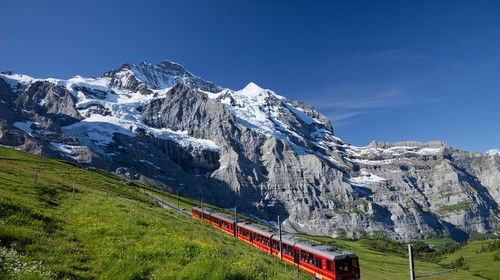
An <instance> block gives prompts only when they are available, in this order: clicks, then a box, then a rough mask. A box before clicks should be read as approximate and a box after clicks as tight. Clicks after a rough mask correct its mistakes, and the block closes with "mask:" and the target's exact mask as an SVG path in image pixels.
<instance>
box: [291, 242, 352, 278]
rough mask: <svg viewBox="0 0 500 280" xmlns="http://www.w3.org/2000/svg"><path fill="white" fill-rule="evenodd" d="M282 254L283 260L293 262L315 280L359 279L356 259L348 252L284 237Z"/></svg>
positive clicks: (317, 243)
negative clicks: (315, 279)
mask: <svg viewBox="0 0 500 280" xmlns="http://www.w3.org/2000/svg"><path fill="white" fill-rule="evenodd" d="M290 245H291V246H290ZM285 250H286V251H285ZM283 253H284V256H285V260H287V259H288V260H293V263H294V264H295V265H296V266H298V267H300V268H301V269H302V270H304V271H305V272H307V273H309V274H311V275H313V276H314V277H316V278H317V279H325V280H359V279H360V274H359V273H360V271H359V265H358V257H357V256H356V255H354V254H352V253H350V252H346V251H342V250H339V249H337V248H333V247H330V246H327V245H324V244H321V243H319V242H315V241H312V240H309V239H305V238H300V237H296V236H292V237H290V235H286V237H284V238H283ZM287 255H288V256H287ZM289 262H290V261H289Z"/></svg>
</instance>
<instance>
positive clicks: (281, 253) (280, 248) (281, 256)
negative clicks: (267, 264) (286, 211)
mask: <svg viewBox="0 0 500 280" xmlns="http://www.w3.org/2000/svg"><path fill="white" fill-rule="evenodd" d="M278 230H279V232H280V244H279V245H280V246H279V250H280V260H283V247H282V243H281V222H280V216H278Z"/></svg>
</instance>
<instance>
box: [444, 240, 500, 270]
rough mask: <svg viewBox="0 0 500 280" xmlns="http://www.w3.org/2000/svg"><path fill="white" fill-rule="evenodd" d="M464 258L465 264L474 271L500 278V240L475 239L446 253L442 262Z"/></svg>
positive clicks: (451, 261) (452, 261)
mask: <svg viewBox="0 0 500 280" xmlns="http://www.w3.org/2000/svg"><path fill="white" fill-rule="evenodd" d="M461 258H463V265H462V266H464V267H465V268H466V269H467V270H469V271H470V272H472V273H475V274H478V275H481V276H483V277H485V278H488V279H492V280H500V240H496V241H491V240H490V241H475V242H471V243H468V244H467V245H464V246H463V247H461V248H460V249H459V250H457V251H455V252H453V253H451V254H449V255H446V256H445V257H444V258H443V259H442V260H441V262H442V263H445V264H449V263H454V262H457V260H459V259H461Z"/></svg>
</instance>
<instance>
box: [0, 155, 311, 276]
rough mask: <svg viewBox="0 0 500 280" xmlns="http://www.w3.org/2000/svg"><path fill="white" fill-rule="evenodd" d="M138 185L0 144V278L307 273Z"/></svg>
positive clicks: (296, 274) (295, 274)
mask: <svg viewBox="0 0 500 280" xmlns="http://www.w3.org/2000/svg"><path fill="white" fill-rule="evenodd" d="M35 170H38V178H37V184H36V185H35V184H34V174H35ZM73 186H74V187H75V190H76V192H75V197H74V198H73V191H72V190H73ZM146 189H147V186H143V185H140V184H136V183H133V182H129V181H126V180H124V179H121V178H119V177H116V176H113V175H111V174H109V173H106V172H103V171H98V170H87V169H83V168H78V167H76V166H73V165H71V164H69V163H66V162H61V161H58V160H54V159H49V158H45V157H40V156H35V155H32V154H29V153H25V152H20V151H16V150H14V149H10V148H6V147H0V279H47V278H64V279H309V277H308V276H307V275H305V274H304V273H302V272H299V273H298V272H297V271H296V270H295V269H292V268H291V267H284V266H282V265H279V264H278V263H277V262H276V261H275V260H274V259H273V258H271V257H269V256H267V255H265V254H263V253H261V252H259V251H257V250H255V249H254V248H251V247H248V246H247V245H245V244H244V243H242V242H238V241H237V240H234V239H233V238H231V237H230V236H227V235H226V234H224V233H222V232H220V231H218V230H216V229H214V228H213V227H211V226H209V225H207V224H206V223H203V222H201V221H197V220H194V219H192V218H189V217H185V216H181V215H180V214H178V213H175V212H172V211H167V210H165V209H163V208H160V207H159V206H157V205H156V204H155V203H154V202H153V201H152V200H151V199H149V198H148V197H146V196H145V195H143V194H142V193H141V191H144V190H146ZM106 191H108V192H109V194H108V196H109V198H108V199H106Z"/></svg>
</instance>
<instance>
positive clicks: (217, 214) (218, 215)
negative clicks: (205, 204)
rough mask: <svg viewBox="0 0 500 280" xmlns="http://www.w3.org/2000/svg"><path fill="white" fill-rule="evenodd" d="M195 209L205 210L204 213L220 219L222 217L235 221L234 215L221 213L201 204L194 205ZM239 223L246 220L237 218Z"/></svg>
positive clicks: (228, 220) (227, 220)
mask: <svg viewBox="0 0 500 280" xmlns="http://www.w3.org/2000/svg"><path fill="white" fill-rule="evenodd" d="M193 208H194V209H196V210H198V211H203V212H204V213H208V214H210V215H212V216H214V217H217V218H219V219H222V220H225V221H226V222H231V223H234V216H231V215H229V214H226V213H220V212H216V211H214V210H212V209H210V208H203V209H202V208H201V207H199V206H194V207H193ZM237 222H238V223H242V222H245V220H242V219H238V220H237Z"/></svg>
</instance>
